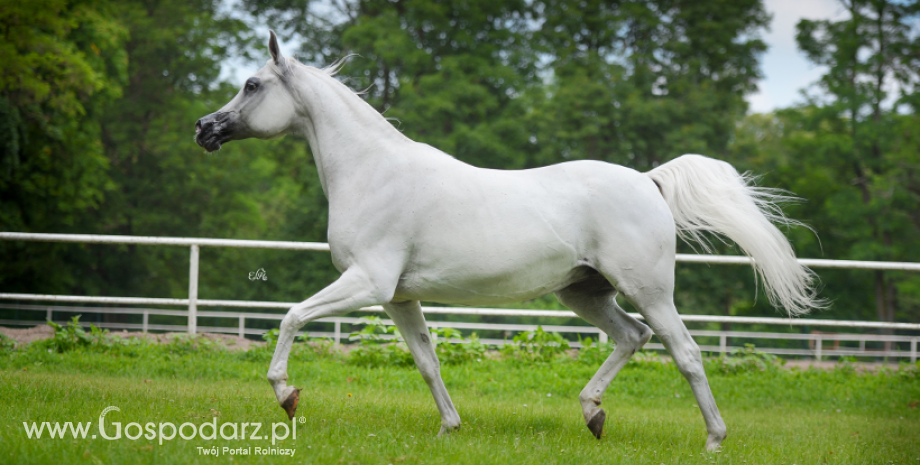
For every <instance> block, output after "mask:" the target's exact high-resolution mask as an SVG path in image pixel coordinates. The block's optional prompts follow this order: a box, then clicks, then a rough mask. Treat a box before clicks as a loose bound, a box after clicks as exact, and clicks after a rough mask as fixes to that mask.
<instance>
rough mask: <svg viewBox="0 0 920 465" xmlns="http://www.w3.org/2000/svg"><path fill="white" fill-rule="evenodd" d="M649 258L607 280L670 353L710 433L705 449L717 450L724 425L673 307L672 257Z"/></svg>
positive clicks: (693, 347)
mask: <svg viewBox="0 0 920 465" xmlns="http://www.w3.org/2000/svg"><path fill="white" fill-rule="evenodd" d="M648 257H649V260H648V261H646V262H644V263H643V264H645V265H646V266H642V265H639V266H635V267H632V268H630V269H628V270H626V269H624V270H612V272H610V273H609V276H608V278H611V281H612V282H613V283H615V284H616V285H617V288H618V289H620V290H621V291H622V292H623V295H624V296H625V297H626V298H627V299H628V300H629V301H630V302H632V304H633V305H635V306H636V308H637V309H638V310H639V313H641V314H642V316H643V317H645V322H646V323H647V324H648V325H649V326H651V328H652V330H654V331H655V335H656V336H658V338H659V339H661V342H662V343H663V344H664V346H665V348H666V349H668V352H670V353H671V357H672V358H673V359H674V363H675V364H676V365H677V369H678V370H680V372H681V374H683V375H684V378H686V379H687V381H688V382H689V383H690V388H691V389H692V390H693V395H694V396H695V397H696V403H697V405H699V407H700V412H701V413H702V414H703V419H704V420H705V421H706V430H707V431H708V432H709V437H708V439H707V440H706V449H707V450H709V451H713V450H716V449H718V448H719V446H720V445H721V444H722V440H724V439H725V436H726V430H725V422H723V421H722V416H721V415H719V408H718V407H716V401H715V398H713V396H712V391H711V390H710V388H709V382H708V380H707V379H706V372H705V371H704V370H703V357H702V354H701V353H700V348H699V346H697V345H696V341H694V340H693V338H692V337H690V332H689V331H687V327H686V326H685V325H684V322H683V321H681V319H680V315H678V314H677V308H675V307H674V259H673V256H671V257H670V258H667V257H664V256H659V257H654V255H652V254H649V255H648ZM655 258H657V259H655Z"/></svg>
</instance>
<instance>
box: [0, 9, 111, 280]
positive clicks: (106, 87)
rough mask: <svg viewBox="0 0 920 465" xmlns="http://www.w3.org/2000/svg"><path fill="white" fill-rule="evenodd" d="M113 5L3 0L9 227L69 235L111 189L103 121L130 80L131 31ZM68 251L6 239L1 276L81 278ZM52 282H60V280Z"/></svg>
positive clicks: (3, 161)
mask: <svg viewBox="0 0 920 465" xmlns="http://www.w3.org/2000/svg"><path fill="white" fill-rule="evenodd" d="M113 8H114V6H113V5H112V4H110V3H108V2H105V1H101V2H87V1H66V0H49V1H39V2H17V1H3V2H2V3H0V31H2V34H3V39H2V40H0V62H2V63H3V66H2V67H0V229H2V230H4V231H54V232H68V231H73V230H74V225H75V224H76V222H77V221H78V218H79V216H80V214H81V213H82V212H84V211H85V210H86V209H88V208H94V207H97V206H98V205H99V204H100V203H101V201H102V199H103V197H104V193H105V192H106V191H107V190H109V189H111V186H112V184H111V179H110V177H109V174H108V167H109V163H108V160H107V159H106V157H105V155H104V152H103V148H102V143H101V131H100V126H99V124H98V117H99V115H100V114H101V112H102V111H103V108H104V106H105V105H106V104H107V103H109V102H111V101H113V100H115V99H117V98H118V97H120V95H121V91H122V86H123V85H124V84H125V77H126V73H125V71H126V67H127V54H126V52H125V50H124V42H125V39H126V37H127V34H126V32H127V31H126V30H125V28H123V27H122V26H121V25H120V24H119V23H118V22H117V20H116V19H115V17H114V13H113ZM59 251H60V247H59V246H56V245H53V244H44V245H42V246H39V247H32V248H28V249H27V248H24V247H22V245H21V244H13V243H8V242H4V243H2V244H0V256H2V257H3V259H2V260H0V262H3V264H4V265H3V267H2V268H0V281H4V282H8V283H11V285H15V286H17V287H18V288H20V289H24V288H29V287H31V284H32V283H34V282H37V281H39V280H45V281H46V282H49V283H56V284H57V285H58V287H57V289H60V285H61V284H62V283H64V282H68V281H70V280H72V279H73V277H72V276H71V275H69V274H67V273H64V272H63V270H61V269H59V268H56V267H54V266H50V265H51V264H52V263H53V262H54V258H55V257H57V256H58V253H59ZM52 287H54V286H53V285H52Z"/></svg>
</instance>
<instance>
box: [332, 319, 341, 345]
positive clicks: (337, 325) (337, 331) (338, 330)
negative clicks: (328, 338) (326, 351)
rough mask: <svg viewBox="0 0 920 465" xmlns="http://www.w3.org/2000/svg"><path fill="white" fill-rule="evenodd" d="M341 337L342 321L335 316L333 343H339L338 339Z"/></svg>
mask: <svg viewBox="0 0 920 465" xmlns="http://www.w3.org/2000/svg"><path fill="white" fill-rule="evenodd" d="M341 338H342V322H341V321H340V320H339V319H338V318H336V319H335V336H333V340H334V341H335V345H339V339H341Z"/></svg>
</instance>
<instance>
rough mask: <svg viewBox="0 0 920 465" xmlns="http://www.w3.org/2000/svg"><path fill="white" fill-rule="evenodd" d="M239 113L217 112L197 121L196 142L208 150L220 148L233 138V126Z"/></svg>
mask: <svg viewBox="0 0 920 465" xmlns="http://www.w3.org/2000/svg"><path fill="white" fill-rule="evenodd" d="M236 116H237V113H235V112H227V111H224V112H221V111H218V112H215V113H211V114H210V115H207V116H205V117H203V118H201V119H200V120H198V122H196V123H195V142H197V143H198V145H200V146H202V147H204V149H205V150H207V151H208V152H213V151H215V150H220V146H221V145H222V144H223V143H224V142H227V141H229V140H232V139H233V126H234V124H235V123H236Z"/></svg>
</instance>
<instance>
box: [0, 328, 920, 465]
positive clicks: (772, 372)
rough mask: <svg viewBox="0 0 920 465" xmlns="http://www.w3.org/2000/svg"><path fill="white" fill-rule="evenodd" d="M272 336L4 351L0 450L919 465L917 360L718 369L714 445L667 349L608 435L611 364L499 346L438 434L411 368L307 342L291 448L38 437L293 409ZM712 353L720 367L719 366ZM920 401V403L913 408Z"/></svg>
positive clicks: (612, 420)
mask: <svg viewBox="0 0 920 465" xmlns="http://www.w3.org/2000/svg"><path fill="white" fill-rule="evenodd" d="M269 356H270V354H269V353H268V351H267V350H264V349H263V350H256V351H251V352H250V353H231V352H226V351H220V350H196V349H194V348H192V347H190V346H184V347H178V346H177V347H169V346H165V347H147V348H143V350H133V349H132V350H119V351H108V350H91V349H87V350H75V351H70V352H65V353H57V352H54V351H52V352H48V350H47V349H44V348H27V349H25V350H13V351H9V350H6V351H3V352H0V419H2V422H0V463H11V464H20V463H22V464H29V463H35V464H55V465H63V464H70V463H79V464H87V463H95V464H98V463H106V464H107V463H113V464H119V463H151V464H154V463H155V464H172V463H231V462H232V463H239V462H242V463H330V464H336V463H345V464H356V463H360V464H399V463H403V464H414V463H429V464H431V463H449V464H467V463H469V464H480V463H500V464H507V463H534V464H542V463H561V464H570V463H573V464H583V463H584V464H587V463H624V464H625V463H628V464H661V463H664V464H683V463H686V464H693V463H706V464H709V463H716V464H745V465H748V464H761V463H763V464H800V465H805V464H824V463H831V464H876V463H877V464H888V463H911V464H920V409H918V408H916V405H917V403H916V402H917V401H920V379H918V376H917V370H916V367H903V368H902V369H901V370H883V371H881V372H879V373H875V374H860V373H857V372H855V371H854V370H853V369H852V368H848V367H843V368H841V369H837V370H832V371H818V370H807V371H798V370H785V369H778V368H769V369H767V370H765V371H758V370H753V371H743V372H740V373H733V374H725V373H719V372H717V371H715V370H710V371H711V373H710V382H711V385H712V388H713V391H714V393H715V396H716V400H717V401H718V403H719V407H720V409H721V412H722V415H723V417H724V418H725V422H726V423H727V425H728V429H729V436H728V439H726V441H725V442H724V444H723V448H722V450H721V451H720V452H718V453H712V454H710V453H706V452H705V451H704V448H703V445H704V442H705V439H706V431H705V428H704V424H703V420H702V417H701V415H700V413H699V411H698V409H697V407H696V403H695V402H694V400H693V397H692V394H691V392H690V390H689V387H688V385H687V383H686V382H685V381H684V379H683V378H682V377H681V376H680V374H679V373H678V372H677V370H676V369H675V368H674V367H673V366H672V365H671V364H666V363H664V364H663V363H657V362H645V363H631V364H630V365H629V366H627V367H626V368H625V369H624V370H623V371H622V372H621V374H620V375H619V377H618V378H617V379H616V380H615V381H614V383H613V384H612V385H611V388H610V389H609V390H608V392H607V394H606V396H605V398H604V406H605V407H606V409H607V412H608V417H607V418H608V420H607V426H606V436H605V437H604V438H602V439H601V440H600V441H598V440H596V439H594V437H593V436H592V435H591V434H590V433H589V432H588V430H587V428H586V427H585V426H584V423H583V420H582V418H581V413H580V408H579V405H578V401H577V395H578V392H579V391H580V390H581V388H582V387H583V385H584V384H585V383H586V382H587V380H588V379H589V378H590V376H591V375H592V374H593V371H594V369H595V366H594V365H592V364H588V363H584V362H581V361H574V360H565V359H560V360H557V361H554V362H551V363H522V362H519V361H513V360H505V361H500V360H488V359H487V360H483V361H482V362H472V363H466V364H460V365H451V366H444V367H442V372H443V376H444V380H445V383H446V384H447V387H448V389H449V390H450V392H451V395H452V398H453V400H454V403H455V404H456V406H457V409H458V411H459V412H460V415H461V418H462V419H463V422H464V423H463V426H462V428H461V430H460V431H459V432H458V433H456V434H453V435H451V436H450V437H448V438H442V439H438V438H436V437H435V433H437V430H438V427H439V418H438V415H437V410H436V409H435V406H434V402H433V400H432V399H431V396H430V394H429V392H428V390H427V388H426V387H425V384H424V382H423V381H422V379H421V377H420V375H419V374H418V373H417V372H416V371H415V370H414V369H412V368H405V367H382V368H367V367H359V366H354V365H352V364H349V363H347V361H346V360H345V359H344V358H343V357H342V356H340V355H332V356H328V355H327V356H319V355H315V354H312V353H308V352H307V351H302V352H301V353H300V354H299V355H297V356H295V357H294V358H293V359H292V361H291V363H290V376H291V382H292V384H294V385H297V386H299V387H303V388H304V391H303V392H302V393H301V403H300V408H299V410H298V416H303V420H302V421H303V423H299V424H298V426H297V428H298V430H297V431H298V435H297V439H296V440H294V439H292V438H288V439H285V440H281V441H279V442H278V443H277V444H276V445H275V446H274V447H277V448H286V449H294V450H295V452H294V454H295V455H294V457H287V456H253V455H249V456H231V455H220V456H218V457H213V456H204V455H200V454H201V453H200V451H199V449H198V447H207V448H211V447H212V446H216V447H217V448H218V449H220V448H222V447H224V446H227V447H233V448H238V447H244V448H251V449H252V448H255V447H272V446H271V441H270V440H254V439H251V438H245V439H242V440H224V439H220V438H218V439H215V440H204V439H200V438H196V439H194V440H182V439H180V438H179V437H178V436H177V437H176V438H175V439H173V440H171V441H164V443H163V444H162V445H160V444H158V441H157V440H147V439H145V438H144V437H141V438H140V439H137V440H130V439H127V438H125V437H122V438H121V439H117V440H105V439H102V438H97V439H91V438H89V437H87V438H85V439H73V438H72V437H67V438H66V439H51V438H48V437H47V432H46V433H45V435H44V436H43V437H42V438H33V439H29V438H28V437H27V434H26V432H25V430H24V427H23V422H28V423H32V422H43V421H49V422H61V423H63V422H66V421H71V422H93V423H92V426H91V429H90V434H97V433H98V425H97V422H98V417H99V415H100V413H101V411H102V410H103V409H104V408H106V407H108V406H117V407H119V408H120V411H118V412H111V413H109V414H108V415H107V416H106V422H107V424H108V425H109V428H108V429H107V430H108V433H107V434H112V433H113V432H114V427H112V423H111V422H116V421H117V422H121V423H122V424H127V423H129V422H137V423H140V424H141V425H143V424H145V423H147V422H152V423H155V424H159V423H163V422H171V423H174V424H175V425H180V424H181V423H184V422H191V423H193V424H196V425H199V424H201V423H204V422H211V421H213V418H214V417H215V416H216V415H219V416H217V424H218V425H220V424H223V423H227V422H233V423H238V424H239V423H244V422H245V423H255V422H260V423H263V425H265V426H263V428H264V429H263V430H262V432H263V433H265V432H267V430H268V428H269V426H268V425H269V424H271V423H273V422H282V421H285V420H286V417H285V416H284V413H283V411H282V410H281V409H280V408H278V407H277V405H276V403H275V400H274V396H273V394H272V392H271V390H270V388H269V386H268V383H267V382H265V381H264V372H265V371H266V369H267V360H268V357H269ZM710 366H712V365H711V364H710ZM911 405H913V406H914V407H911Z"/></svg>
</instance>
